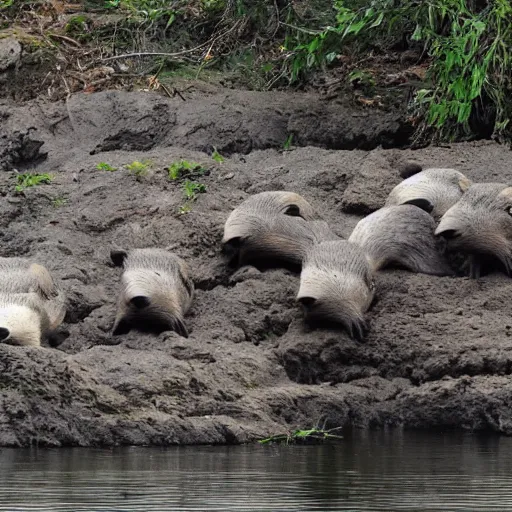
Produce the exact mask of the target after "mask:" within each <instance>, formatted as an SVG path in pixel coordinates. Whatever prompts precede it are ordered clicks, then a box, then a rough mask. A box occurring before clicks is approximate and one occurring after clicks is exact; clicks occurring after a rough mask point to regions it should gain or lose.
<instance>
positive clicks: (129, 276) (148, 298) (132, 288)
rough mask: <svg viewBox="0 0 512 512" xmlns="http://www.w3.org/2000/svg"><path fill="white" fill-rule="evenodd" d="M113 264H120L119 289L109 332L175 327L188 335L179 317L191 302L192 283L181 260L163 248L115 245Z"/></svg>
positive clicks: (186, 266)
mask: <svg viewBox="0 0 512 512" xmlns="http://www.w3.org/2000/svg"><path fill="white" fill-rule="evenodd" d="M110 257H111V259H112V262H113V263H114V265H115V266H118V267H123V274H122V277H121V292H120V295H119V299H118V303H117V315H116V319H115V322H114V327H113V330H112V334H113V335H114V336H118V335H122V334H127V333H128V332H130V330H132V329H135V330H139V331H144V332H153V333H161V332H164V331H176V332H177V333H178V334H179V335H180V336H183V337H185V338H188V330H187V328H186V327H185V324H184V322H183V318H184V316H185V314H186V312H187V311H188V309H189V308H190V306H191V304H192V299H193V296H194V284H193V282H192V279H191V278H190V275H189V267H188V265H187V264H186V263H185V261H184V260H182V259H181V258H179V257H178V256H176V255H175V254H173V253H171V252H169V251H166V250H164V249H153V248H146V249H131V250H129V251H126V250H123V249H115V250H112V251H111V252H110Z"/></svg>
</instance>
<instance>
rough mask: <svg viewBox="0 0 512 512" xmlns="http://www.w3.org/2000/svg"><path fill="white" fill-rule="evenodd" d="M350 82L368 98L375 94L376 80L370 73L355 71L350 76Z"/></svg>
mask: <svg viewBox="0 0 512 512" xmlns="http://www.w3.org/2000/svg"><path fill="white" fill-rule="evenodd" d="M348 81H349V83H350V84H351V85H352V86H353V87H357V88H358V89H361V91H362V92H363V93H364V94H366V95H368V96H370V95H373V93H374V92H375V79H374V78H373V75H372V74H371V73H370V72H368V71H365V70H361V69H355V70H354V71H352V72H351V73H350V74H349V75H348Z"/></svg>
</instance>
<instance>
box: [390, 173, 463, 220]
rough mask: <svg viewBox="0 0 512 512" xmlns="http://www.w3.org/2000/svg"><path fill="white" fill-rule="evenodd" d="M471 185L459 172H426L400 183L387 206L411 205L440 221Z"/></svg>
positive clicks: (392, 192) (391, 194)
mask: <svg viewBox="0 0 512 512" xmlns="http://www.w3.org/2000/svg"><path fill="white" fill-rule="evenodd" d="M470 186H471V181H470V180H469V179H468V178H466V176H464V174H462V173H461V172H459V171H457V170H455V169H437V168H432V169H425V170H424V171H421V172H419V173H415V174H413V175H412V176H410V177H409V178H407V179H405V180H404V181H402V183H399V184H398V185H397V186H396V187H395V188H394V189H393V190H392V191H391V192H390V194H389V196H388V198H387V200H386V206H393V205H400V204H411V205H414V206H418V207H419V208H421V209H422V210H425V211H426V212H427V213H430V214H431V215H432V216H433V217H434V218H436V219H438V218H440V217H441V216H442V215H443V214H444V213H445V212H446V211H447V210H448V209H449V208H450V207H451V206H453V205H454V204H455V203H456V202H457V201H458V200H459V199H460V198H461V197H462V194H464V193H465V192H466V191H467V190H468V189H469V187H470Z"/></svg>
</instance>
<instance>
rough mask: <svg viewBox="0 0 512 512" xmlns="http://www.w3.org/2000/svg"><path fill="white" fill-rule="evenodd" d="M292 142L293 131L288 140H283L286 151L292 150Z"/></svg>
mask: <svg viewBox="0 0 512 512" xmlns="http://www.w3.org/2000/svg"><path fill="white" fill-rule="evenodd" d="M292 142H293V133H290V135H288V137H286V140H285V141H284V142H283V149H284V151H289V150H290V148H291V147H292Z"/></svg>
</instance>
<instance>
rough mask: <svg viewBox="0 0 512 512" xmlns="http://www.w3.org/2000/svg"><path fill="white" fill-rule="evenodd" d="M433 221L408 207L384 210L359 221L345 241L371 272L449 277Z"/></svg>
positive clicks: (385, 208)
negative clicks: (391, 270)
mask: <svg viewBox="0 0 512 512" xmlns="http://www.w3.org/2000/svg"><path fill="white" fill-rule="evenodd" d="M435 228H436V225H435V222H434V219H433V218H432V217H431V216H430V215H429V214H428V213H426V212H425V211H423V210H422V209H420V208H417V207H416V206H412V205H407V204H406V205H400V206H388V207H384V208H381V209H380V210H377V211H376V212H373V213H372V214H370V215H368V216H367V217H365V218H364V219H362V220H360V221H359V222H358V224H357V225H356V227H355V228H354V231H353V232H352V234H351V235H350V237H349V239H348V241H349V242H351V243H353V244H356V245H358V246H360V247H361V248H362V249H363V250H364V251H365V253H366V255H367V257H368V259H369V261H370V264H371V266H372V268H373V269H374V270H376V271H377V270H381V269H383V268H385V267H387V266H391V265H394V266H399V267H403V268H406V269H408V270H410V271H412V272H419V273H423V274H432V275H440V276H445V275H453V273H454V272H453V270H452V269H451V267H450V266H449V265H448V263H447V261H445V259H444V258H443V256H442V255H441V253H440V251H439V250H438V247H437V243H436V239H435V237H434V230H435Z"/></svg>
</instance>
